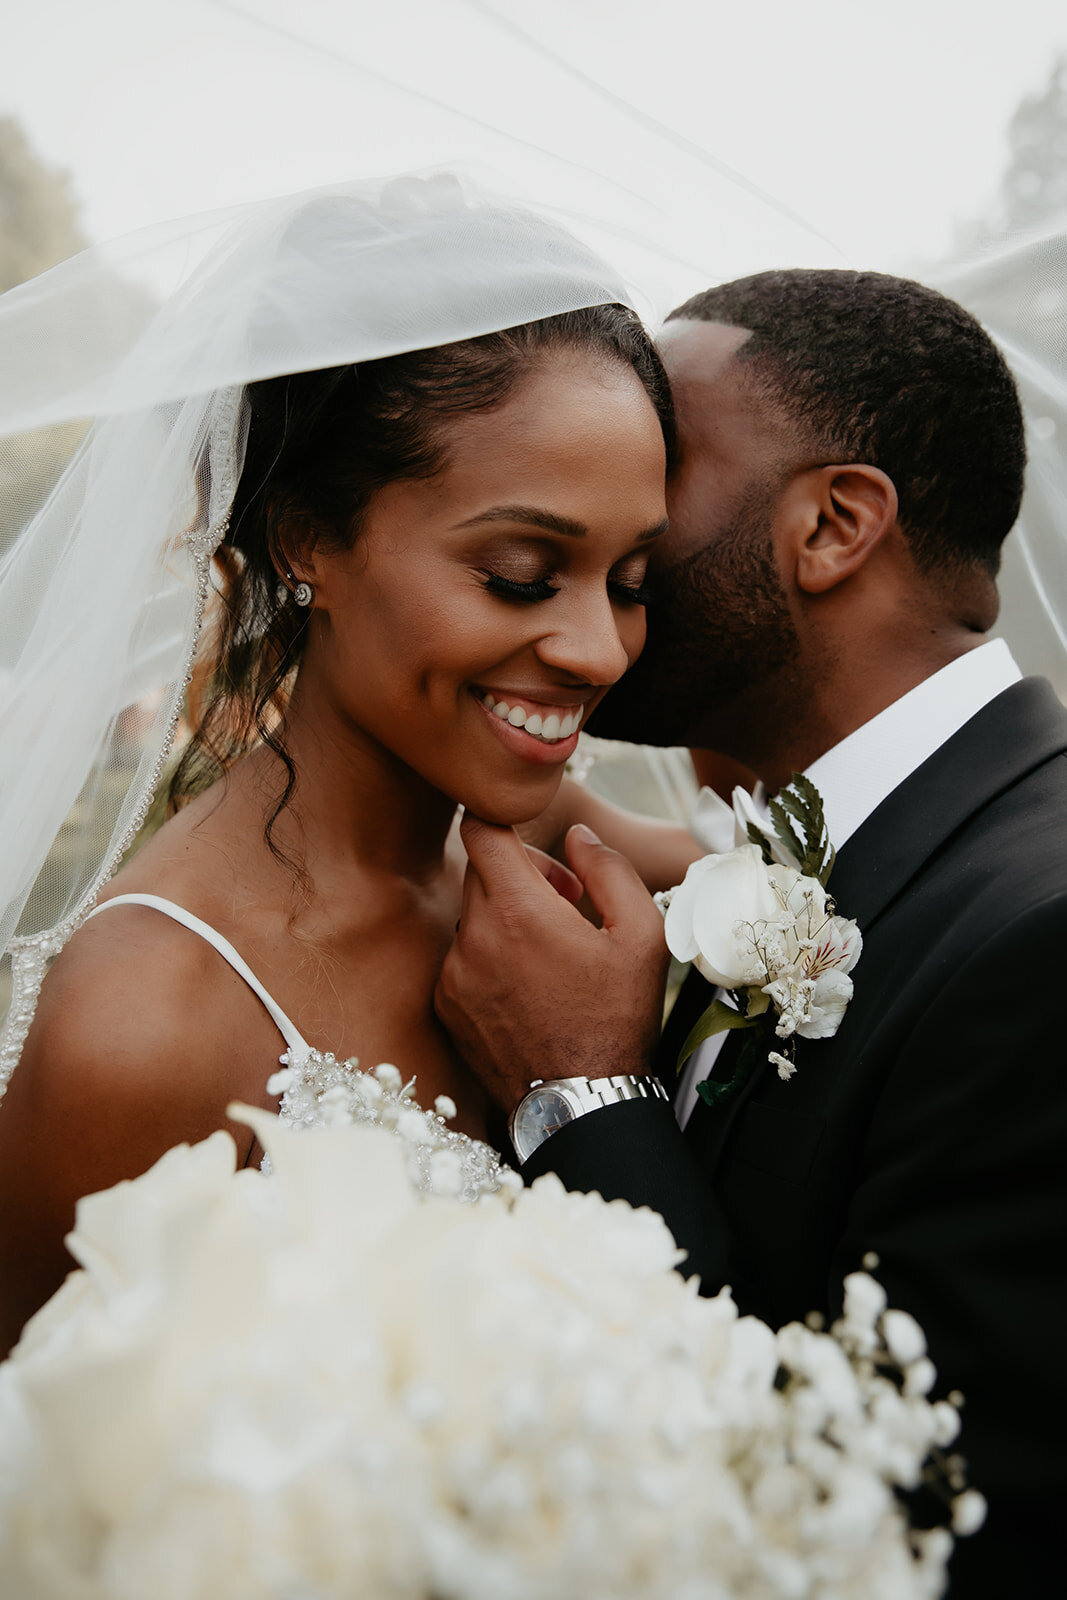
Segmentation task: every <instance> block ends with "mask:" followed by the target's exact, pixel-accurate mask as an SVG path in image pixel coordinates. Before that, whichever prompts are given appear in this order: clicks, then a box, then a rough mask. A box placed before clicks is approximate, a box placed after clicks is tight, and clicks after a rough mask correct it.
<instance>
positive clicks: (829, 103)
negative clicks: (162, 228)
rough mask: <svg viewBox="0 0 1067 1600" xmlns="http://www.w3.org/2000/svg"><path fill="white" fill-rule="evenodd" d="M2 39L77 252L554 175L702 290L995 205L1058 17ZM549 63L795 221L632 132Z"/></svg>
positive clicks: (471, 16) (573, 8)
mask: <svg viewBox="0 0 1067 1600" xmlns="http://www.w3.org/2000/svg"><path fill="white" fill-rule="evenodd" d="M509 24H515V25H517V26H519V27H521V28H522V29H524V30H527V36H526V37H524V38H519V37H517V36H516V35H515V33H514V32H513V31H512V30H511V28H510V27H509ZM529 30H534V32H533V33H532V34H531V33H530V32H529ZM3 41H4V47H3V56H2V60H0V114H4V113H8V114H14V115H15V116H17V117H18V118H19V120H20V121H21V122H22V124H23V125H24V127H25V129H26V131H27V132H28V134H29V135H30V137H31V139H32V141H33V143H34V145H35V147H36V148H37V150H38V151H39V152H40V153H41V154H42V155H44V156H45V157H47V158H48V159H49V160H51V161H53V162H56V163H58V164H60V165H62V166H64V167H66V168H68V169H69V171H70V173H71V175H72V178H73V183H74V187H75V190H76V192H77V194H78V196H79V197H80V199H81V201H82V205H83V218H84V223H85V227H86V229H87V231H88V232H89V233H90V235H91V236H93V237H95V238H102V237H109V236H112V235H114V234H117V233H123V232H127V231H129V230H131V229H133V228H136V227H138V226H140V225H142V224H145V223H149V222H152V221H156V220H159V219H161V218H165V217H171V216H175V215H180V214H183V213H186V212H192V211H201V210H205V209H211V208H214V207H215V206H218V205H222V204H228V203H230V202H232V201H237V200H244V199H250V198H255V197H258V196H262V195H266V194H271V193H277V192H282V191H286V190H291V189H298V188H303V187H305V186H308V185H311V184H315V183H322V182H333V181H339V180H342V179H345V178H349V177H353V176H364V175H374V174H379V173H384V172H389V171H393V170H398V169H404V168H412V167H414V168H425V167H427V166H434V165H439V164H442V163H449V162H453V161H464V162H466V163H467V164H468V165H469V164H471V163H473V164H474V165H475V167H477V168H481V169H484V170H487V171H489V172H490V173H491V175H492V176H493V177H494V178H495V179H496V180H497V181H499V182H500V183H502V184H504V185H505V186H508V185H509V184H510V181H511V179H512V178H514V179H515V180H516V182H518V181H519V179H520V178H521V181H522V184H523V185H524V186H525V187H526V188H527V189H528V190H531V191H537V192H540V193H542V194H543V195H545V196H546V197H547V196H548V195H551V196H552V197H553V198H558V199H559V200H560V201H561V203H562V204H564V205H572V206H573V207H574V208H575V209H578V210H580V209H582V208H583V206H587V205H595V204H599V200H596V201H591V200H590V195H591V194H592V193H593V191H592V190H591V188H590V182H589V180H588V178H587V177H583V176H582V175H581V174H579V173H578V172H577V168H576V166H575V165H574V163H578V164H579V165H583V166H586V167H589V166H592V167H593V168H595V169H596V171H597V173H598V174H599V176H598V177H597V179H596V183H597V184H598V185H599V186H600V191H601V192H602V193H603V194H609V193H610V195H611V196H612V197H613V198H611V199H609V200H606V201H605V204H606V205H607V206H608V208H609V209H611V208H614V211H615V217H616V221H620V222H621V223H622V224H623V225H627V226H631V225H632V227H633V228H634V230H635V231H636V232H639V233H640V232H642V231H644V233H645V234H646V235H647V234H648V233H649V231H650V230H652V229H655V227H656V224H655V223H654V222H650V220H649V218H650V215H651V213H650V212H649V209H648V196H649V193H650V191H654V192H655V195H656V198H657V202H658V203H659V204H660V205H661V206H662V207H663V211H662V215H663V216H664V217H668V218H669V219H670V226H669V228H668V227H666V226H665V227H664V228H663V230H662V231H663V233H664V234H666V233H667V232H671V233H672V235H673V231H674V225H675V223H677V222H678V220H679V218H681V217H686V218H687V221H686V224H685V225H679V232H678V237H677V238H672V242H673V245H674V247H675V248H676V249H678V250H680V251H681V253H682V254H684V255H685V257H686V260H687V261H688V262H689V263H690V264H691V266H692V268H693V272H694V274H695V278H699V277H700V276H701V275H706V274H708V273H715V274H716V275H720V276H721V275H730V274H733V273H735V272H739V271H743V270H751V269H752V268H753V267H757V266H765V265H771V264H775V263H776V262H782V261H784V260H786V259H787V258H788V259H789V260H792V261H794V262H800V261H802V260H806V261H808V262H809V263H816V262H825V263H827V264H851V265H861V266H884V267H889V268H894V267H902V266H903V267H906V266H907V265H908V264H910V263H916V262H921V261H924V260H930V259H933V258H936V257H937V256H939V255H942V254H944V253H945V252H946V251H947V250H948V249H949V247H950V242H951V239H952V230H953V224H954V222H956V221H957V220H965V219H968V218H971V217H974V216H975V215H976V214H978V213H980V212H982V211H983V210H984V209H985V208H987V207H988V205H989V204H990V202H991V200H992V197H993V195H994V193H995V189H996V184H997V181H998V179H999V176H1000V174H1001V172H1002V170H1003V167H1004V163H1005V158H1006V154H1007V138H1006V133H1007V124H1008V121H1009V119H1010V116H1011V113H1012V111H1013V109H1014V107H1015V105H1016V104H1017V102H1018V100H1019V98H1020V96H1021V95H1023V94H1025V93H1027V92H1032V91H1035V90H1038V89H1040V88H1042V87H1043V86H1044V83H1045V82H1046V80H1047V77H1048V73H1049V71H1050V68H1051V65H1052V61H1053V59H1054V57H1055V55H1056V53H1057V51H1063V50H1067V5H1065V4H1064V0H1012V3H1011V4H1007V3H1004V0H998V3H996V4H994V3H991V0H970V3H967V0H893V3H892V4H891V5H885V4H866V3H864V0H762V3H760V4H758V5H755V4H745V3H744V0H733V3H730V4H723V3H722V0H644V3H642V0H536V4H534V3H533V0H88V3H87V0H8V7H7V15H6V17H5V20H4V28H3ZM552 52H554V53H555V54H556V55H562V56H564V57H565V58H566V60H567V62H568V63H571V64H575V63H576V64H578V65H579V66H580V68H582V69H583V70H584V71H585V72H586V73H587V74H591V75H593V76H595V77H596V78H597V79H599V80H600V82H602V83H603V84H606V85H607V86H608V87H609V88H610V89H611V90H612V91H613V92H614V93H615V94H616V95H618V96H621V97H623V98H624V99H626V100H628V101H629V102H631V103H632V104H633V105H635V106H637V107H639V108H640V110H641V112H642V113H644V114H646V115H648V116H650V117H656V118H660V119H663V120H665V121H666V122H668V123H669V124H670V125H671V127H672V129H673V130H674V131H675V134H676V135H677V136H680V137H683V138H687V139H689V140H691V141H693V143H694V144H695V145H697V146H699V147H701V149H702V150H704V151H706V152H708V153H710V155H711V156H712V157H713V158H714V159H715V160H716V161H718V162H720V163H725V164H727V165H728V166H729V167H730V168H732V169H735V170H736V171H737V172H738V173H739V174H741V175H743V178H744V179H745V180H747V181H748V183H750V184H751V185H753V186H756V187H757V188H759V189H761V190H763V191H766V192H767V193H768V194H769V195H770V196H772V197H775V198H776V199H777V201H778V202H780V204H781V205H782V206H784V207H786V208H789V209H791V210H792V211H793V212H795V213H797V214H799V216H800V217H801V218H803V219H804V222H805V223H806V224H807V226H806V227H802V226H800V225H799V224H797V223H793V222H790V221H788V220H787V219H786V218H785V217H784V216H783V215H782V214H781V212H780V211H776V210H775V209H774V208H773V207H772V205H771V204H770V203H768V202H765V201H764V200H762V199H757V198H754V197H752V196H751V195H749V194H747V193H746V192H745V189H744V188H743V187H742V186H741V184H740V183H739V182H736V181H734V180H733V179H732V178H729V177H725V178H719V177H715V176H714V175H713V174H711V173H709V169H708V167H707V165H706V163H705V162H703V161H702V160H701V159H700V158H699V157H698V156H696V155H694V154H693V153H692V152H691V151H690V152H689V153H686V152H685V151H684V150H681V149H680V148H679V147H678V146H677V145H675V146H674V147H670V146H667V145H665V144H664V143H663V141H662V140H658V139H657V138H656V136H655V135H653V134H652V133H650V132H649V130H648V128H647V126H646V127H644V128H637V127H636V126H635V124H634V119H633V117H632V115H627V116H624V115H623V114H622V113H620V112H619V111H618V110H617V108H615V107H614V106H613V105H612V104H611V103H610V102H608V101H606V100H605V99H603V97H601V96H599V94H598V93H597V92H596V91H595V90H594V89H593V88H591V87H590V86H589V85H588V83H583V82H581V81H580V80H579V79H578V78H577V77H576V76H575V75H574V73H573V72H572V71H569V70H566V69H565V68H564V67H562V66H561V65H560V64H559V62H558V61H557V60H554V59H552ZM383 80H392V81H391V82H386V81H383ZM398 81H399V82H400V83H401V84H402V85H403V88H402V89H401V88H398V87H396V83H397V82H398ZM420 96H422V97H424V98H420ZM425 97H428V98H425ZM448 106H451V107H454V108H462V110H463V111H464V112H465V113H466V114H467V115H466V116H464V115H458V114H455V113H454V112H451V113H450V112H449V111H448V110H447V109H446V108H447V107H448ZM471 119H473V120H471ZM488 127H495V128H498V129H499V128H505V129H506V130H507V131H508V133H509V134H510V135H511V136H512V137H508V138H501V137H499V136H496V135H493V134H491V133H490V132H488V131H487V128H488ZM535 146H536V147H538V148H537V150H534V148H533V147H535ZM672 148H673V149H674V152H675V153H674V154H673V155H672V154H671V153H670V152H671V149H672ZM546 152H547V153H546ZM609 179H610V180H611V183H610V184H609V182H608V180H609ZM572 182H573V187H572ZM631 188H632V189H634V190H636V191H638V192H639V193H640V194H641V195H642V196H643V203H642V205H641V206H637V205H635V206H634V208H633V210H632V213H628V212H627V206H628V204H629V202H628V201H627V200H626V199H625V193H626V191H627V189H631ZM689 218H691V226H690V225H689V220H688V219H689ZM687 228H688V232H687ZM684 276H685V275H684V273H683V274H682V277H684ZM694 281H695V280H694ZM672 287H673V285H672ZM679 288H680V289H681V288H685V289H686V290H687V292H688V284H686V283H684V282H680V283H679Z"/></svg>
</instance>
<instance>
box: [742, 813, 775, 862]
mask: <svg viewBox="0 0 1067 1600" xmlns="http://www.w3.org/2000/svg"><path fill="white" fill-rule="evenodd" d="M746 831H747V833H748V842H749V844H754V845H755V846H756V848H757V849H758V850H759V851H760V853H761V855H762V856H763V865H764V866H765V867H773V866H774V851H773V850H772V849H771V846H770V841H769V840H768V838H767V835H766V834H765V833H764V831H763V829H762V828H757V827H756V824H755V823H754V822H750V823H749V825H748V828H747V830H746Z"/></svg>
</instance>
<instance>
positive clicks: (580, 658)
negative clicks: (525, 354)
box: [282, 351, 666, 823]
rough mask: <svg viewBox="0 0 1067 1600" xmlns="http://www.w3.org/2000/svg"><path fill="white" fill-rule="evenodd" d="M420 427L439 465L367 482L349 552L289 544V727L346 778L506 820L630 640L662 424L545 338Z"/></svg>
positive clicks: (521, 811)
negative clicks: (505, 383)
mask: <svg viewBox="0 0 1067 1600" xmlns="http://www.w3.org/2000/svg"><path fill="white" fill-rule="evenodd" d="M437 443H438V446H439V448H440V449H441V451H442V452H443V455H444V464H443V465H442V467H441V468H440V470H439V471H437V472H436V473H435V474H434V475H433V476H432V477H427V478H415V479H407V480H404V481H401V482H395V483H389V484H386V485H385V486H384V487H383V488H382V489H380V490H379V491H378V493H377V494H376V495H375V496H374V498H373V499H372V500H371V502H370V504H369V506H368V508H367V511H366V513H365V514H364V517H363V519H362V526H361V528H360V531H359V533H358V535H357V537H356V539H355V540H354V542H353V544H352V546H351V548H350V549H347V550H342V551H336V550H334V549H333V548H331V546H330V545H329V544H327V545H325V547H315V548H311V549H307V548H303V549H300V548H297V547H296V546H295V544H294V545H291V546H290V556H289V559H290V563H291V566H292V570H293V572H294V574H295V575H296V576H297V577H299V578H300V579H302V580H304V581H306V582H307V583H309V584H310V585H311V587H312V590H313V592H314V600H313V602H312V607H313V609H312V614H311V618H310V622H309V627H308V636H307V644H306V647H305V652H304V658H303V661H302V664H301V669H300V678H299V683H298V688H297V692H296V693H295V694H294V697H293V701H292V704H291V707H290V713H289V719H290V724H291V726H292V728H293V731H294V735H295V736H296V737H299V732H298V729H299V725H300V724H301V723H303V722H305V721H306V722H308V723H309V725H311V726H313V727H314V728H315V730H316V735H317V740H318V742H319V743H320V745H325V744H329V743H333V744H341V745H345V746H347V747H348V749H349V751H350V760H351V763H352V765H353V767H358V768H359V769H360V771H361V773H362V779H361V781H362V782H365V781H367V778H368V777H369V769H370V768H374V769H375V770H376V771H378V772H380V773H381V774H382V775H383V776H384V774H385V773H386V772H388V773H389V774H390V779H389V781H390V784H400V785H405V784H407V783H408V782H410V781H411V779H412V777H417V778H418V779H419V780H420V781H421V782H425V783H428V784H430V785H431V786H432V787H433V788H434V789H437V790H439V791H440V792H441V794H443V795H446V796H448V797H449V800H450V801H451V802H453V803H454V802H456V801H460V802H462V803H463V804H464V805H465V806H467V807H468V808H469V809H471V810H474V811H476V812H477V813H478V814H479V815H480V816H483V817H486V818H487V819H490V820H492V821H496V822H508V823H515V822H523V821H526V820H528V819H529V818H531V817H533V816H535V815H537V814H538V813H539V812H540V811H542V810H543V809H544V807H545V806H546V805H547V804H548V802H549V801H550V800H551V798H552V795H553V793H554V791H555V788H556V785H557V783H558V782H559V777H560V773H561V771H562V768H563V765H564V763H565V762H566V761H567V759H568V757H569V756H570V755H571V754H572V753H573V751H574V747H575V745H576V743H577V738H578V729H579V727H580V725H581V722H582V721H583V720H584V718H585V717H586V716H587V715H588V713H589V712H590V711H591V710H592V708H593V706H595V705H596V703H597V702H598V701H599V700H600V699H601V698H602V697H603V695H604V694H605V693H606V691H607V690H608V689H609V688H610V687H611V685H612V684H613V683H615V682H616V681H617V680H618V678H620V677H621V675H622V673H623V672H624V671H625V670H626V668H627V667H628V666H629V665H630V664H631V663H632V662H633V661H634V660H635V658H636V657H637V655H638V654H639V652H640V650H641V646H642V644H643V643H644V636H645V612H644V604H645V600H646V594H645V590H644V587H643V586H644V579H645V569H646V566H647V563H648V558H649V554H650V551H651V547H652V544H653V543H654V541H655V538H656V536H657V535H658V534H659V533H660V532H662V531H663V529H664V528H665V526H666V523H665V514H664V490H663V483H664V472H665V449H664V442H663V432H662V429H661V427H660V422H659V419H658V417H657V415H656V412H655V409H654V407H653V405H652V403H651V401H650V399H649V397H648V394H647V392H646V390H645V388H644V386H643V384H642V383H641V381H640V380H639V378H638V377H637V376H636V374H635V373H634V372H633V371H632V370H631V369H628V368H625V367H623V366H622V364H621V363H618V362H613V363H611V364H608V363H606V362H605V361H604V360H603V358H602V357H601V356H600V355H599V353H595V352H594V353H588V354H587V353H585V352H581V353H576V352H574V351H562V352H547V353H546V354H545V355H544V356H543V357H542V358H541V359H540V361H539V362H538V364H537V365H536V366H535V367H534V368H533V370H532V371H530V372H529V373H527V374H526V375H524V376H523V377H522V378H521V379H520V381H519V382H518V384H517V385H516V387H515V389H514V390H513V392H512V393H511V394H510V395H509V397H508V398H507V399H506V400H505V401H504V402H503V403H502V404H500V405H498V406H494V407H492V408H491V409H488V410H485V411H471V412H465V413H463V414H461V415H459V416H457V417H455V418H450V419H449V420H448V421H447V423H445V424H444V425H443V426H442V428H441V429H440V432H439V435H438V439H437ZM285 537H286V536H285V531H284V530H283V531H282V538H283V540H284V539H285ZM396 758H399V761H400V762H401V763H402V764H403V769H406V772H407V777H405V776H404V774H403V771H402V770H400V769H398V767H397V761H396Z"/></svg>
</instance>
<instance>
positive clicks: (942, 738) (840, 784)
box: [676, 639, 1022, 1128]
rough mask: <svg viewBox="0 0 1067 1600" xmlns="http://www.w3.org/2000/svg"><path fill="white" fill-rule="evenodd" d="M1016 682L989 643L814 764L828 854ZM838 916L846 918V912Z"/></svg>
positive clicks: (1010, 663) (689, 1096) (998, 648)
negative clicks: (980, 712)
mask: <svg viewBox="0 0 1067 1600" xmlns="http://www.w3.org/2000/svg"><path fill="white" fill-rule="evenodd" d="M1021 677H1022V673H1021V672H1020V671H1019V668H1018V667H1017V666H1016V664H1015V661H1014V658H1013V657H1012V654H1011V651H1010V650H1009V649H1008V647H1007V645H1006V644H1005V643H1004V641H1003V639H993V640H991V641H990V642H989V643H988V644H983V645H979V646H978V647H977V649H974V650H969V651H968V652H967V654H966V655H962V656H958V657H957V659H956V660H955V661H950V662H949V664H948V666H947V667H942V668H941V670H940V672H935V673H934V674H933V676H932V677H930V678H926V679H924V681H923V682H922V683H920V684H918V685H916V687H915V688H914V689H910V690H909V691H908V693H907V694H904V695H901V697H900V699H899V700H894V702H893V704H892V705H891V706H887V707H886V708H885V710H884V711H880V712H879V713H878V715H877V716H875V717H872V718H871V719H870V721H869V722H865V723H864V724H863V725H862V727H859V728H857V729H856V730H855V732H853V733H850V734H849V735H848V736H847V738H844V739H842V740H841V742H840V744H835V745H834V747H833V749H832V750H828V751H827V752H826V754H825V755H822V756H820V757H819V758H818V760H817V761H813V762H812V764H811V766H810V767H809V768H808V770H807V774H806V776H807V777H809V778H810V779H811V781H812V783H813V784H814V785H815V787H816V788H817V789H818V791H819V793H820V794H821V795H822V799H823V807H824V811H825V815H826V826H827V831H828V833H829V835H830V843H831V844H832V845H833V847H834V849H835V850H840V848H841V846H842V845H843V844H844V843H845V842H846V840H848V839H851V837H852V835H853V834H854V833H855V832H856V831H857V829H858V828H860V827H861V826H862V824H863V823H864V822H866V820H867V818H868V817H869V816H870V815H871V814H872V812H874V811H876V810H877V808H878V807H879V806H880V805H881V803H882V801H883V800H885V799H886V798H887V797H888V796H889V795H891V794H892V793H893V790H894V789H898V788H899V787H900V785H901V784H902V783H903V782H904V780H905V779H906V778H909V777H910V776H911V774H912V773H913V772H914V771H915V770H916V769H917V768H918V767H921V766H922V764H923V762H924V761H926V760H928V759H929V757H930V756H932V755H933V754H934V751H935V750H939V749H940V748H941V746H942V745H943V744H945V743H947V741H948V740H949V739H951V738H952V736H953V734H955V733H958V732H959V730H960V729H961V728H962V727H963V725H964V723H965V722H970V720H971V718H972V717H974V716H976V715H977V714H978V712H979V711H981V710H982V708H983V706H987V705H988V704H989V702H990V701H991V700H995V699H996V697H997V695H999V694H1003V692H1004V690H1005V689H1009V688H1010V687H1011V685H1012V684H1013V683H1018V681H1019V679H1020V678H1021ZM752 798H753V800H754V802H755V804H756V807H757V809H759V810H762V809H763V808H764V807H765V805H766V795H765V794H762V793H761V790H760V786H757V789H756V792H755V794H754V795H753V797H752ZM744 842H745V841H744V840H743V839H738V840H737V843H739V844H743V843H744ZM841 914H842V915H843V916H846V917H847V916H848V907H847V906H843V907H842V908H841ZM725 1038H726V1035H725V1034H716V1035H715V1036H714V1038H711V1039H706V1040H705V1041H704V1043H703V1044H702V1045H700V1047H699V1048H698V1049H697V1050H695V1051H694V1052H693V1054H692V1056H691V1057H690V1059H689V1061H688V1062H687V1063H686V1067H685V1072H684V1074H683V1077H682V1087H681V1090H680V1092H679V1095H678V1100H677V1106H676V1110H677V1115H678V1121H679V1122H680V1123H681V1125H682V1127H683V1128H684V1127H685V1124H686V1123H687V1122H688V1120H689V1117H690V1115H691V1114H692V1110H693V1107H694V1106H695V1105H696V1102H697V1092H696V1086H697V1084H698V1083H701V1082H703V1080H704V1079H705V1078H706V1077H707V1076H708V1073H709V1072H710V1071H711V1069H712V1067H713V1066H714V1064H715V1060H716V1057H717V1056H718V1054H719V1051H720V1050H721V1049H722V1045H723V1041H724V1039H725Z"/></svg>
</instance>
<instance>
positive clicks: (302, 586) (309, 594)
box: [293, 583, 315, 606]
mask: <svg viewBox="0 0 1067 1600" xmlns="http://www.w3.org/2000/svg"><path fill="white" fill-rule="evenodd" d="M314 598H315V591H314V589H313V588H312V587H311V585H310V583H298V584H297V586H296V588H295V589H294V590H293V599H294V600H295V601H296V603H297V605H298V606H309V605H310V604H311V602H312V600H313V599H314Z"/></svg>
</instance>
